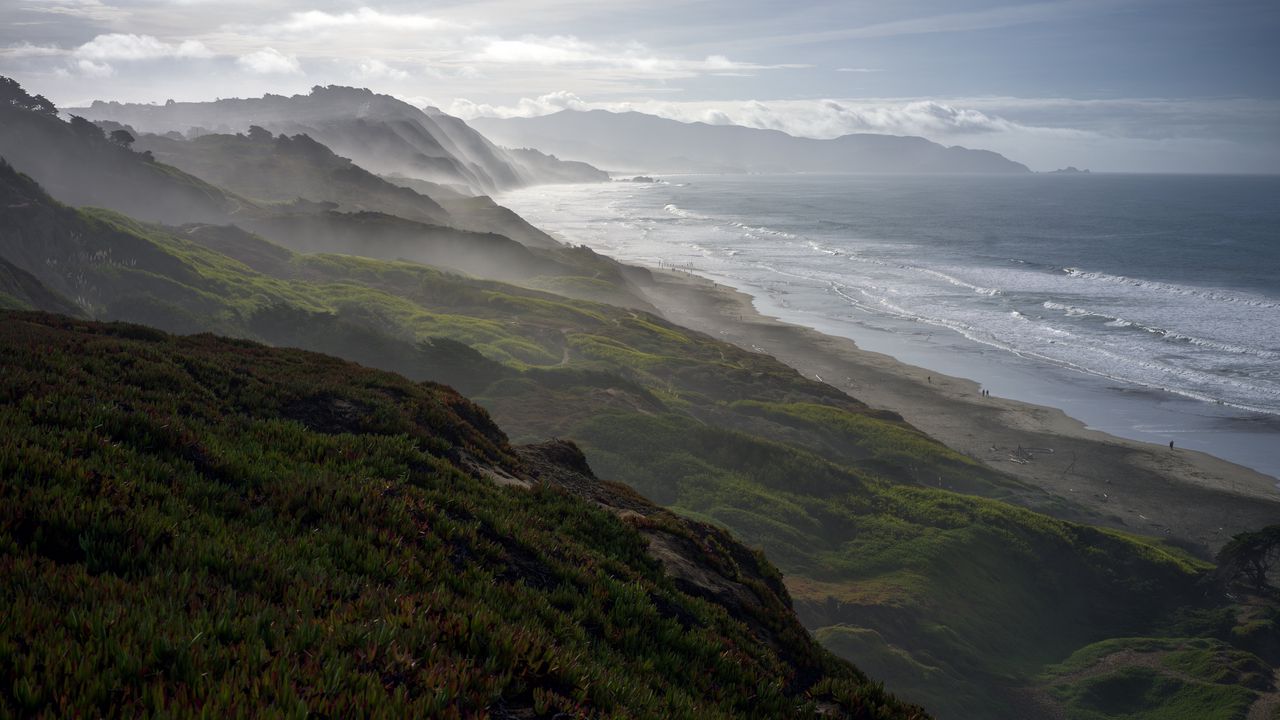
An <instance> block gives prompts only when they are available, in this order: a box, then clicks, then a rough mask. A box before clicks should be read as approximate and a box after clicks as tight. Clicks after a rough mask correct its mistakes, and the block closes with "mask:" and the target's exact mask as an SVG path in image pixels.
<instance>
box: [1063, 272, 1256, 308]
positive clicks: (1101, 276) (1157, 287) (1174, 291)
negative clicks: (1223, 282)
mask: <svg viewBox="0 0 1280 720" xmlns="http://www.w3.org/2000/svg"><path fill="white" fill-rule="evenodd" d="M1062 272H1064V273H1066V274H1067V275H1068V276H1070V277H1073V278H1080V279H1082V280H1095V281H1098V282H1104V283H1112V284H1116V285H1128V286H1130V287H1135V288H1141V289H1143V290H1148V291H1152V292H1161V293H1167V294H1171V295H1183V296H1191V297H1198V298H1204V299H1206V300H1213V301H1215V302H1224V303H1235V304H1240V305H1250V306H1253V307H1259V308H1271V309H1280V303H1276V302H1272V301H1271V300H1267V299H1265V298H1260V297H1256V296H1249V295H1235V294H1230V293H1224V292H1221V291H1218V290H1213V289H1210V288H1198V287H1191V286H1187V285H1174V284H1172V283H1165V282H1160V281H1158V280H1143V279H1141V278H1133V277H1129V276H1127V275H1111V274H1108V273H1102V272H1091V271H1087V270H1081V269H1080V268H1073V267H1068V268H1062Z"/></svg>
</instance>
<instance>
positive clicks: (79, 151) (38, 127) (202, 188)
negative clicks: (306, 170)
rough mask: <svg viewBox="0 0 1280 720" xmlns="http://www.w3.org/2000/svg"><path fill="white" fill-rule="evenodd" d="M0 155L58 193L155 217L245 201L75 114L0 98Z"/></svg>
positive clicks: (208, 214)
mask: <svg viewBox="0 0 1280 720" xmlns="http://www.w3.org/2000/svg"><path fill="white" fill-rule="evenodd" d="M0 157H4V158H6V159H7V160H8V161H9V162H11V163H14V164H16V165H18V166H19V167H22V168H23V170H24V171H25V172H27V173H28V174H29V175H32V176H34V177H35V178H36V179H37V180H38V181H39V182H40V183H41V184H42V185H44V186H45V187H47V188H49V189H50V191H52V192H54V193H55V194H56V195H57V196H58V197H60V198H62V199H63V200H64V201H66V202H70V203H74V204H76V205H95V206H102V207H111V208H115V209H118V210H120V211H121V212H127V213H129V214H131V215H135V216H137V217H140V218H144V219H147V220H155V221H160V222H195V221H203V222H210V221H219V222H225V221H226V218H228V217H231V216H234V215H236V214H238V213H240V212H241V211H243V210H246V209H248V208H249V207H251V204H250V203H248V202H247V201H244V200H243V199H241V198H237V197H235V196H233V195H231V194H229V193H227V192H224V191H223V190H221V189H219V188H216V187H214V186H212V185H210V184H209V183H207V182H204V181H203V180H200V179H198V178H195V177H192V176H191V175H188V174H186V173H184V172H182V171H180V170H178V169H177V168H173V167H170V166H168V165H164V164H162V163H158V162H154V161H153V160H152V159H151V158H149V157H147V156H145V155H142V154H139V153H135V152H133V151H132V150H130V149H129V148H127V147H125V146H123V145H120V144H118V143H114V142H112V141H110V140H108V139H107V138H106V136H105V134H104V133H103V132H102V130H101V129H100V128H98V127H97V126H95V125H94V124H93V123H90V122H88V121H85V120H83V119H81V118H76V117H73V118H72V119H71V122H63V121H61V120H60V119H58V116H57V114H56V113H54V112H35V111H32V110H29V109H27V108H24V107H19V106H16V105H13V104H9V103H3V102H0Z"/></svg>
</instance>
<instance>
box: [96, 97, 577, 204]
mask: <svg viewBox="0 0 1280 720" xmlns="http://www.w3.org/2000/svg"><path fill="white" fill-rule="evenodd" d="M72 111H73V112H75V113H78V114H81V115H83V116H85V117H86V118H89V119H90V120H95V121H97V120H111V121H115V122H119V123H124V124H126V125H130V126H133V127H135V128H137V129H138V130H141V131H143V132H153V133H164V132H166V131H170V130H177V131H181V132H187V131H190V130H195V131H197V132H208V131H215V132H231V133H235V132H244V131H246V130H247V129H248V128H249V126H251V125H259V126H261V127H264V128H266V129H267V130H270V131H272V132H274V133H287V134H290V135H294V134H305V135H308V136H310V137H312V138H314V139H316V140H317V141H319V142H321V143H324V144H325V145H327V146H329V147H330V148H332V149H333V150H334V152H337V153H339V154H340V155H343V156H345V157H349V158H351V159H352V160H354V161H355V162H356V163H358V164H359V165H361V166H362V167H365V168H367V169H369V170H371V171H373V172H377V173H384V174H389V173H401V174H404V175H408V176H410V177H416V178H421V179H423V180H428V181H431V182H438V183H445V184H461V185H464V186H466V187H468V188H470V189H471V190H472V191H474V192H477V193H481V194H484V193H491V192H494V191H496V190H501V189H506V188H513V187H519V186H522V185H527V184H531V183H537V182H544V181H545V179H544V171H545V168H541V169H540V167H532V166H526V165H525V164H524V163H522V162H521V161H520V160H519V159H518V158H516V157H514V156H512V155H510V154H508V153H507V152H505V151H504V150H502V149H501V148H499V147H497V146H495V145H494V144H493V143H491V142H489V141H488V140H487V139H486V138H485V137H484V136H482V135H481V134H479V133H477V132H476V131H475V130H473V129H472V128H470V127H468V126H467V124H466V123H464V122H462V121H461V120H459V119H458V118H455V117H453V116H450V115H446V114H445V113H442V112H440V111H439V110H437V109H435V108H428V109H427V110H419V109H418V108H416V107H414V106H412V105H409V104H408V103H405V102H402V101H400V100H397V99H395V98H393V97H391V96H389V95H379V94H376V93H373V92H371V91H369V90H365V89H357V88H349V87H338V86H329V87H319V86H317V87H314V88H312V89H311V92H310V94H308V95H294V96H291V97H284V96H281V95H266V96H264V97H262V98H250V99H228V100H218V101H216V102H207V103H191V102H187V103H168V104H165V105H163V106H160V105H137V104H120V103H104V102H100V101H99V102H94V103H93V104H92V105H91V106H90V107H87V108H75V109H73V110H72ZM559 171H560V172H562V173H573V174H574V176H575V177H577V178H578V179H579V181H595V180H598V179H600V176H599V172H598V171H595V170H594V169H590V170H589V171H588V170H585V169H582V168H578V167H577V166H565V167H563V168H560V170H559ZM556 181H558V179H556Z"/></svg>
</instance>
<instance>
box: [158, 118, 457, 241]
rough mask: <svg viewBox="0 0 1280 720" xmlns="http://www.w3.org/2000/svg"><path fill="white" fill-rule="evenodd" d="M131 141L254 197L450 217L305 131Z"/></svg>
mask: <svg viewBox="0 0 1280 720" xmlns="http://www.w3.org/2000/svg"><path fill="white" fill-rule="evenodd" d="M134 147H135V148H136V149H137V150H139V151H141V152H149V153H151V155H152V156H153V157H155V158H156V159H157V160H159V161H160V162H163V163H166V164H168V165H172V166H174V167H177V168H180V169H182V170H183V171H185V172H189V173H191V174H192V175H195V176H197V177H200V178H203V179H205V180H208V181H209V182H211V183H214V184H215V185H218V186H220V187H224V188H228V189H230V190H232V191H234V192H236V193H239V194H241V195H244V196H246V197H251V198H255V199H258V200H266V201H273V202H289V201H292V200H295V199H297V198H305V199H307V200H313V201H317V202H331V203H335V204H336V206H337V209H339V210H342V211H345V212H358V211H374V212H381V213H387V214H390V215H398V216H400V217H402V218H405V219H407V220H414V221H417V222H422V223H428V224H435V225H447V224H449V222H450V220H451V219H452V218H450V216H449V213H448V212H447V211H445V209H444V208H442V207H440V205H439V204H438V203H437V202H436V201H434V200H432V199H431V198H429V197H427V196H425V195H421V194H419V193H417V192H414V191H412V190H409V189H408V188H403V187H399V186H397V185H393V184H391V183H389V182H387V181H386V180H383V179H382V178H380V177H378V176H376V175H374V174H372V173H370V172H368V171H367V170H365V169H364V168H362V167H360V166H359V165H356V164H354V163H352V162H351V161H350V160H347V159H346V158H342V157H339V156H337V155H335V154H334V153H333V152H332V151H331V150H330V149H329V148H327V147H325V146H324V145H321V144H320V143H318V142H316V141H315V140H312V139H311V138H309V137H307V136H306V135H295V136H293V137H289V136H287V135H280V136H279V137H273V136H272V135H271V134H270V133H269V132H267V131H265V130H262V129H260V128H254V129H252V130H251V131H250V133H249V135H248V136H245V135H218V134H210V135H203V136H201V137H198V138H194V139H192V140H186V139H177V138H173V137H165V136H161V135H142V136H140V137H139V138H138V140H137V142H136V143H135V144H134Z"/></svg>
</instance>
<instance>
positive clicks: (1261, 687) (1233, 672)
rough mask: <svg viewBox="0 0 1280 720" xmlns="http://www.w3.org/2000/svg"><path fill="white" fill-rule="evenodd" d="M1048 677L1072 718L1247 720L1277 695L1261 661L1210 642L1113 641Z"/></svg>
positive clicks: (1091, 649) (1077, 656)
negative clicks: (1256, 707)
mask: <svg viewBox="0 0 1280 720" xmlns="http://www.w3.org/2000/svg"><path fill="white" fill-rule="evenodd" d="M1045 679H1046V684H1047V686H1048V688H1049V693H1050V694H1051V695H1052V696H1053V697H1054V698H1056V699H1057V700H1059V701H1061V702H1062V703H1063V706H1064V707H1065V709H1066V712H1067V717H1068V718H1071V719H1072V720H1099V719H1101V718H1132V719H1133V720H1183V719H1185V720H1243V719H1244V718H1245V717H1246V715H1247V714H1248V712H1249V709H1250V708H1251V707H1252V706H1253V705H1254V704H1255V703H1257V702H1258V701H1259V699H1260V698H1262V697H1264V696H1266V697H1268V698H1269V699H1270V696H1273V695H1276V693H1277V690H1278V689H1277V688H1276V687H1275V685H1274V682H1273V679H1272V669H1271V668H1270V667H1269V666H1268V665H1267V664H1266V663H1264V662H1263V661H1262V660H1260V659H1259V658H1258V657H1257V656H1255V655H1252V654H1250V653H1247V652H1242V651H1240V650H1236V649H1234V648H1232V647H1231V646H1229V645H1226V644H1225V643H1222V642H1219V641H1216V640H1209V639H1183V640H1176V639H1163V638H1161V639H1154V638H1131V639H1117V640H1109V641H1106V642H1102V643H1097V644H1094V645H1090V646H1088V647H1085V648H1083V649H1081V650H1080V651H1078V652H1076V653H1075V654H1073V655H1072V656H1071V657H1070V658H1068V659H1067V661H1066V662H1064V663H1062V664H1060V665H1055V666H1052V667H1051V668H1050V669H1049V672H1048V674H1047V676H1046V678H1045ZM1276 699H1280V698H1276Z"/></svg>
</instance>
